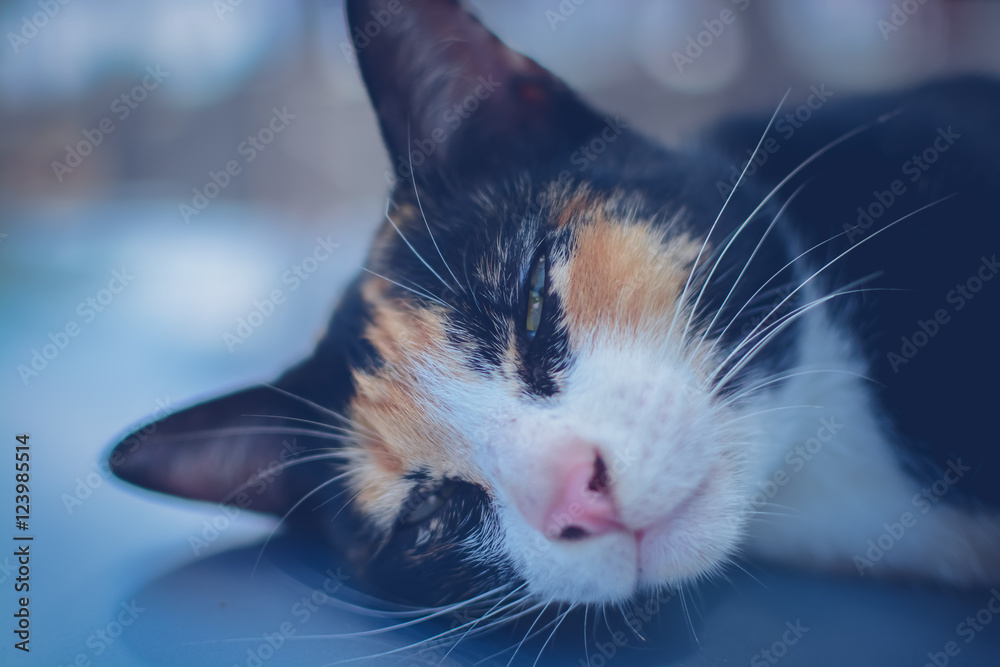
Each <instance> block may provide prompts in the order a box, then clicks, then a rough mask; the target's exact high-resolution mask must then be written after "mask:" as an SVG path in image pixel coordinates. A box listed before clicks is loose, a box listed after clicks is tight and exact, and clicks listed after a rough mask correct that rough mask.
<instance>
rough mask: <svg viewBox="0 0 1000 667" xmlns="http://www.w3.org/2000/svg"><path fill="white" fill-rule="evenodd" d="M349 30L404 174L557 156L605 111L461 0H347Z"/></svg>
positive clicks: (484, 168)
mask: <svg viewBox="0 0 1000 667" xmlns="http://www.w3.org/2000/svg"><path fill="white" fill-rule="evenodd" d="M346 12H347V23H348V30H349V31H350V34H351V40H352V43H353V44H354V47H355V52H356V53H357V58H358V66H359V68H360V70H361V75H362V77H363V78H364V81H365V85H366V87H367V89H368V94H369V96H370V97H371V100H372V105H373V106H374V108H375V113H376V114H377V116H378V120H379V124H380V126H381V129H382V135H383V137H384V139H385V143H386V147H387V148H388V150H389V159H390V160H391V162H392V167H393V170H394V172H396V174H397V176H402V175H404V174H405V175H406V176H409V165H410V163H411V160H412V165H413V170H414V172H415V173H416V174H417V175H418V176H419V175H420V174H421V173H433V172H434V171H435V170H436V171H442V170H444V171H447V172H450V173H451V174H455V175H464V176H468V175H470V174H475V173H496V172H497V170H498V169H501V170H502V169H505V168H510V167H512V166H514V167H523V166H525V165H526V164H535V163H537V162H539V161H546V160H551V159H552V158H553V157H555V156H556V155H559V154H560V153H561V152H564V151H571V150H572V149H573V148H575V147H577V146H579V145H580V144H581V143H582V142H584V141H586V140H588V139H589V138H590V137H592V136H593V135H595V134H597V133H598V132H599V131H600V129H601V127H602V124H603V121H602V120H601V118H600V117H598V115H597V114H595V113H594V112H593V111H592V110H591V109H590V108H589V107H587V106H586V105H585V104H584V103H582V102H581V101H580V100H579V99H578V98H577V97H576V96H575V95H574V94H573V93H572V91H570V90H569V88H568V87H567V86H566V85H565V84H564V83H563V82H562V81H560V80H559V79H558V78H556V77H555V76H553V75H552V74H550V73H549V72H548V71H547V70H545V69H544V68H543V67H541V66H540V65H538V63H536V62H535V61H533V60H531V59H530V58H527V57H525V56H523V55H521V54H520V53H517V52H516V51H513V50H511V49H509V48H508V47H507V46H505V45H504V44H503V43H502V42H501V41H500V40H499V39H498V38H497V37H496V36H495V35H493V33H491V32H490V31H489V30H487V29H486V28H485V27H483V25H482V24H481V23H480V22H479V21H478V20H477V19H476V18H475V17H474V16H472V15H471V14H469V13H468V12H467V11H466V10H465V9H464V8H463V7H462V6H461V5H460V4H459V2H457V1H456V0H348V1H347V3H346Z"/></svg>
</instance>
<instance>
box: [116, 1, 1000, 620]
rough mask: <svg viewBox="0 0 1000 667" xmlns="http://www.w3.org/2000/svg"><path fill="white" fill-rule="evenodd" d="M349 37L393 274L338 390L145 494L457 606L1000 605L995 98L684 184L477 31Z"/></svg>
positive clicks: (379, 250)
mask: <svg viewBox="0 0 1000 667" xmlns="http://www.w3.org/2000/svg"><path fill="white" fill-rule="evenodd" d="M347 18H348V25H349V28H350V30H351V34H352V35H353V36H354V37H355V39H354V44H355V50H356V55H357V64H358V67H359V69H360V72H361V75H362V77H363V79H364V82H365V84H366V86H367V90H368V93H369V95H370V97H371V101H372V104H373V106H374V109H375V111H376V113H377V116H378V121H379V124H380V128H381V132H382V135H383V137H384V140H385V144H386V147H387V150H388V153H389V156H390V161H391V163H392V165H393V169H394V171H395V172H396V175H397V177H398V178H397V182H396V184H395V186H394V187H393V188H392V191H391V195H390V198H389V201H388V204H387V207H386V211H385V222H384V224H383V226H382V228H381V231H380V232H379V233H378V234H377V236H376V237H375V239H374V241H373V244H372V247H371V251H370V254H369V256H368V258H367V261H366V263H365V267H364V270H363V271H362V272H360V274H359V275H358V276H357V278H356V279H355V280H354V281H353V282H352V283H351V284H350V285H349V286H348V287H347V288H346V291H345V292H344V294H343V296H342V297H341V300H340V303H339V305H338V306H337V308H336V312H335V314H334V315H333V318H332V321H331V322H330V324H329V327H328V329H327V331H326V333H325V335H324V336H323V338H322V340H321V342H320V343H319V344H318V345H317V347H316V349H315V351H314V353H313V354H312V356H311V357H309V358H308V359H306V360H305V361H303V362H301V363H300V364H299V365H297V366H295V367H294V368H292V369H291V370H289V371H288V372H287V373H285V374H284V375H283V376H282V377H281V378H280V379H278V380H277V381H276V382H275V383H274V384H268V385H261V386H256V387H252V388H248V389H246V390H244V391H241V392H238V393H235V394H232V395H228V396H224V397H222V398H219V399H216V400H213V401H209V402H207V403H203V404H201V405H196V406H194V407H191V408H188V409H186V410H184V411H181V412H178V413H176V414H173V415H171V416H168V417H166V418H165V419H163V420H162V421H160V422H159V423H158V424H157V425H156V427H155V428H153V429H147V431H146V432H141V433H137V434H134V435H133V436H131V437H129V438H126V439H125V440H124V441H123V442H122V443H120V444H119V445H118V446H117V448H116V449H115V451H114V452H113V454H112V456H111V463H112V466H113V469H114V470H115V472H116V473H117V475H118V476H119V477H121V478H122V479H124V480H127V481H129V482H132V483H134V484H137V485H141V486H144V487H147V488H149V489H153V490H156V491H161V492H165V493H170V494H176V495H179V496H184V497H188V498H195V499H200V500H205V501H212V502H227V503H235V504H239V505H240V506H241V507H245V508H246V507H249V508H250V509H254V510H258V511H261V512H270V513H275V514H278V515H280V516H282V517H284V518H285V519H286V521H287V522H288V523H289V524H291V525H292V526H294V527H297V528H298V529H301V530H307V531H313V532H316V533H322V534H324V535H326V536H327V537H328V538H329V542H330V544H331V549H333V550H336V551H337V552H339V554H340V556H341V557H342V558H344V559H346V561H347V562H348V563H349V564H350V565H351V567H352V568H353V570H354V575H355V580H356V581H361V582H364V584H365V585H366V586H368V587H370V588H371V590H373V591H375V592H377V593H378V594H379V595H381V596H383V597H385V598H388V599H394V600H401V601H406V602H410V603H415V604H420V605H428V606H432V605H441V604H445V603H449V602H454V601H461V600H468V599H470V598H473V597H475V596H477V595H482V594H484V593H488V592H490V591H494V590H507V591H514V590H517V591H520V594H522V595H523V597H522V599H526V600H542V601H544V600H556V601H563V602H569V603H584V604H587V603H606V602H617V601H622V600H626V599H629V598H631V597H632V596H634V595H636V594H641V593H643V592H648V591H657V590H659V589H661V588H667V587H670V588H673V587H679V586H683V585H685V584H687V583H691V582H695V581H697V580H699V579H702V578H705V577H709V576H711V575H713V574H715V573H718V572H720V571H721V570H723V569H724V568H725V567H726V566H727V565H728V564H729V563H731V562H733V561H734V559H736V558H739V557H745V556H750V557H755V558H762V559H768V560H772V561H777V562H781V563H786V564H791V565H793V566H796V567H806V568H819V569H822V570H826V571H839V572H843V573H847V574H848V575H849V576H858V574H861V575H864V576H867V575H873V576H905V577H914V578H920V579H931V580H937V581H941V582H945V583H947V584H955V585H979V584H989V583H996V582H998V581H1000V514H998V512H997V510H996V506H997V504H998V500H1000V494H998V491H997V484H996V482H995V480H996V479H997V478H996V473H997V471H998V469H1000V461H998V456H997V447H996V444H997V435H996V429H995V427H994V424H993V422H992V417H993V414H994V412H993V410H994V409H995V404H996V396H997V385H996V383H997V377H998V375H997V371H998V370H1000V363H998V362H1000V355H998V352H997V346H996V340H997V332H996V327H997V317H996V313H997V304H998V302H1000V279H996V280H994V279H995V278H996V276H997V273H998V272H1000V265H998V263H997V256H998V253H1000V233H998V222H1000V216H998V214H1000V204H998V203H997V197H996V193H997V192H998V191H1000V189H998V188H1000V140H998V138H997V137H998V133H997V132H996V131H995V127H994V126H995V119H996V118H998V117H1000V86H998V85H997V83H996V82H993V81H988V80H979V79H968V80H962V81H956V82H950V83H942V84H935V85H931V86H928V87H925V88H923V89H920V90H917V91H914V92H910V93H905V94H893V95H888V96H883V97H878V98H872V99H867V100H860V101H853V102H847V101H843V102H842V101H840V100H838V99H833V100H830V101H829V102H828V103H825V104H824V105H823V106H822V108H821V109H820V110H818V111H817V112H816V113H815V115H814V117H813V118H811V119H810V120H809V121H808V122H803V123H798V124H797V125H796V126H795V127H796V128H797V129H796V130H795V131H794V132H793V133H792V134H791V135H790V136H789V135H788V133H787V132H786V133H784V134H777V133H776V132H775V130H776V124H777V123H779V122H781V119H782V118H784V117H785V114H787V113H788V112H789V111H790V110H791V109H790V107H789V106H782V107H779V109H778V110H777V111H776V112H775V113H774V115H773V116H771V117H770V118H766V117H765V118H751V119H746V120H739V121H734V122H731V123H728V124H725V125H723V126H722V127H720V128H718V129H717V130H715V131H713V132H711V133H709V134H708V135H706V138H705V139H704V140H703V141H702V142H700V143H698V144H697V145H686V146H681V147H674V148H670V149H668V148H666V147H664V146H661V145H658V144H657V143H655V142H653V141H651V140H649V139H647V138H645V137H643V136H642V135H641V134H640V133H638V132H636V131H634V130H633V129H630V128H629V127H628V124H627V122H625V121H623V120H621V119H619V118H617V117H612V116H606V115H604V114H601V113H599V112H597V111H595V110H593V109H591V108H590V107H588V105H586V104H585V103H584V102H582V101H581V100H580V99H579V98H578V97H577V96H576V95H575V94H574V93H573V92H572V91H570V90H569V89H568V88H567V87H566V85H564V84H563V83H562V82H561V81H560V80H559V79H557V78H556V77H554V76H553V75H552V74H550V73H549V72H547V71H546V70H545V69H543V68H542V67H540V66H539V65H538V64H536V63H535V62H533V61H532V60H530V59H529V58H526V57H524V56H522V55H520V54H518V53H515V52H514V51H512V50H510V49H508V48H507V47H506V46H504V44H502V43H501V42H500V41H499V40H498V39H497V38H496V37H495V36H494V35H492V34H491V33H490V32H489V31H488V30H487V29H486V28H484V27H483V25H481V24H480V23H479V22H478V21H477V20H476V19H475V18H474V17H473V16H471V15H470V14H469V13H467V12H466V11H465V10H464V9H463V8H462V7H461V6H460V4H459V3H458V2H456V1H455V0H412V1H409V2H396V1H395V0H351V1H349V2H348V3H347ZM359 36H361V37H363V39H360V38H359ZM785 127H786V128H787V127H790V126H788V125H786V126H785ZM768 139H771V140H774V141H777V142H779V143H778V144H776V145H778V147H779V148H780V150H771V149H767V150H768V153H767V156H768V159H767V160H766V161H764V160H761V159H757V160H753V161H748V160H747V156H748V155H753V156H755V157H758V158H759V157H760V156H762V155H764V152H763V151H764V149H763V148H762V146H764V145H765V142H767V140H768ZM767 145H769V146H770V145H772V144H770V143H769V144H767ZM744 165H745V166H744ZM293 437H294V438H295V442H296V443H297V447H298V449H296V450H295V451H294V452H293V453H292V454H291V455H290V456H289V455H288V451H289V448H288V443H289V442H290V439H291V438H293ZM275 473H280V474H275Z"/></svg>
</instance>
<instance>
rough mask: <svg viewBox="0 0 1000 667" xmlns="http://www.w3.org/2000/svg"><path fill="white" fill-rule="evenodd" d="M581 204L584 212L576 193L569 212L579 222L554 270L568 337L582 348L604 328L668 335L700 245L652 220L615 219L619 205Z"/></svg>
mask: <svg viewBox="0 0 1000 667" xmlns="http://www.w3.org/2000/svg"><path fill="white" fill-rule="evenodd" d="M582 197H586V195H582ZM583 201H585V202H586V204H587V208H586V210H585V211H583V210H582V209H581V206H582V205H583V204H581V196H579V195H578V196H576V197H574V198H573V199H572V200H571V205H570V209H569V210H570V213H568V214H567V217H568V218H569V217H571V218H573V219H575V220H577V221H578V222H576V223H575V224H574V227H575V230H574V232H575V233H574V245H573V252H572V253H571V256H570V257H569V259H568V261H566V262H565V263H557V264H556V265H555V266H553V269H552V284H553V286H554V288H555V289H556V291H557V292H558V293H559V295H560V297H561V299H562V302H563V313H564V317H565V321H566V325H567V327H568V330H569V334H570V338H571V340H573V341H574V342H575V343H576V344H577V345H583V344H585V341H586V340H588V339H589V337H590V336H591V335H593V334H595V333H602V332H604V333H607V332H610V331H616V332H620V333H621V334H624V335H627V336H630V337H634V338H653V339H656V338H657V337H662V336H664V335H666V332H667V329H668V325H669V322H670V320H671V319H672V318H673V316H674V313H675V310H676V308H677V307H678V300H679V299H680V295H681V292H682V291H683V289H684V283H685V281H686V280H687V277H688V268H687V267H688V265H689V264H690V262H691V261H692V260H694V258H695V257H696V256H697V253H698V248H699V246H698V245H697V244H695V243H693V242H692V241H691V240H690V239H689V238H688V237H686V236H678V237H673V238H668V237H667V236H666V232H665V231H664V230H663V229H662V228H661V229H658V228H656V227H654V226H653V224H652V223H651V222H650V221H643V220H629V219H624V220H623V219H620V218H616V217H614V214H613V213H612V212H611V209H612V208H613V207H614V206H615V204H617V202H594V201H592V200H586V199H585V200H583Z"/></svg>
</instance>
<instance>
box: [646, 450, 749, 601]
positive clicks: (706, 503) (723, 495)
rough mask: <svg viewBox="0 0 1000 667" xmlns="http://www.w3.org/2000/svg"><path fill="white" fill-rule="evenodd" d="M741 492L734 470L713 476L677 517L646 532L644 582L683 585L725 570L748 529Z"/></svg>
mask: <svg viewBox="0 0 1000 667" xmlns="http://www.w3.org/2000/svg"><path fill="white" fill-rule="evenodd" d="M738 488H739V486H738V485H737V484H736V478H735V476H734V475H733V474H732V472H731V471H726V470H716V471H713V473H712V474H711V475H710V476H709V477H708V478H707V479H706V480H705V481H704V482H703V483H702V484H701V485H699V487H698V488H696V489H695V491H693V492H692V494H691V495H690V496H689V498H687V499H686V500H685V501H684V502H682V503H681V504H680V505H679V506H678V507H677V508H675V510H674V511H673V512H671V513H670V514H669V515H667V516H665V517H663V518H662V519H661V520H659V521H657V522H655V523H654V524H652V525H651V526H650V527H649V528H647V529H646V530H645V531H643V535H642V537H641V539H640V540H639V554H638V558H639V562H640V564H641V570H642V571H641V573H640V579H641V583H643V584H645V585H648V586H651V587H657V586H661V585H664V584H667V585H670V586H677V585H680V584H683V583H685V582H687V581H691V580H693V579H696V578H698V577H701V576H704V575H706V574H710V573H712V572H715V571H717V570H719V569H720V568H721V567H722V566H723V565H724V564H725V563H726V562H727V561H728V559H729V558H730V556H731V554H732V553H733V551H734V550H735V549H736V548H737V546H738V544H739V542H740V540H741V539H742V536H743V533H744V530H745V523H746V512H745V511H744V510H743V508H742V507H741V501H740V498H741V496H740V494H739V492H738Z"/></svg>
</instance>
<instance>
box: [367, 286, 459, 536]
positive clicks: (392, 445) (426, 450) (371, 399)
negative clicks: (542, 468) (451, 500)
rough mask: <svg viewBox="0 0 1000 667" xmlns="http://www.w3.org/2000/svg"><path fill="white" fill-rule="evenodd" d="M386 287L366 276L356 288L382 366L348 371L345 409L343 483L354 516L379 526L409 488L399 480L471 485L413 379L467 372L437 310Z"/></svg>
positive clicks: (449, 435) (421, 385) (450, 434)
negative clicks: (425, 473) (430, 475)
mask: <svg viewBox="0 0 1000 667" xmlns="http://www.w3.org/2000/svg"><path fill="white" fill-rule="evenodd" d="M389 286H390V285H389V283H388V282H386V281H384V280H382V279H381V278H376V277H373V278H372V279H370V280H368V281H366V283H365V285H364V286H363V287H362V295H363V297H364V298H365V300H366V301H367V302H368V303H369V305H370V306H371V308H372V312H373V318H372V323H371V324H370V325H369V327H368V329H367V330H366V331H365V337H366V338H367V339H368V341H369V342H370V343H371V344H372V345H373V346H374V347H375V349H376V350H377V351H378V353H379V355H380V356H381V357H382V359H383V360H384V362H385V363H384V364H383V365H382V366H381V367H380V368H379V369H378V370H376V371H373V372H367V373H366V372H362V371H355V373H354V382H355V386H356V388H357V391H356V395H355V397H354V399H353V400H352V401H351V404H350V407H349V413H350V416H351V418H352V419H353V420H354V422H356V423H357V425H358V428H357V432H356V436H355V441H356V442H357V446H356V447H355V448H354V450H353V451H352V452H351V459H352V462H351V465H350V470H351V474H350V481H351V484H352V486H353V487H354V489H355V491H356V493H357V494H358V495H357V502H358V503H359V505H360V507H361V509H362V510H363V511H365V512H367V513H368V514H369V516H370V518H371V519H372V520H373V521H374V522H375V524H376V525H380V526H383V527H388V525H390V524H391V522H392V521H393V520H394V519H395V518H396V515H397V513H398V512H399V508H400V507H401V506H402V504H403V503H404V502H405V501H406V498H407V496H408V495H409V492H410V489H411V488H412V485H413V483H412V482H411V481H409V480H407V479H405V477H404V475H405V474H406V473H408V472H413V471H416V470H419V469H422V468H427V469H430V470H432V471H434V472H435V473H436V474H439V475H456V474H460V475H461V476H462V477H463V479H468V480H476V479H477V476H476V474H475V470H474V468H473V467H472V466H469V465H468V464H465V463H463V461H464V460H465V457H464V456H463V447H462V445H463V442H462V438H461V436H460V435H459V434H457V433H456V432H455V431H454V429H453V428H451V426H450V425H449V423H448V420H447V417H446V416H445V414H446V413H445V411H444V409H443V408H441V406H439V405H437V404H436V402H435V399H434V396H432V395H429V392H428V391H427V388H426V386H425V384H426V379H423V378H422V377H421V376H422V375H425V374H426V373H428V372H433V373H435V374H438V375H439V376H443V377H446V378H447V379H448V380H449V381H455V382H461V381H463V380H464V381H470V380H471V372H470V371H469V370H468V369H467V368H466V367H465V366H464V365H462V364H461V363H459V361H458V358H459V357H458V355H456V353H455V352H456V351H455V350H454V349H451V348H450V347H449V346H448V344H447V340H448V337H447V333H446V331H445V318H444V315H443V312H442V310H441V309H440V308H438V307H434V308H422V307H420V308H418V307H416V306H414V305H412V304H411V303H409V302H407V301H405V300H401V299H398V298H395V297H393V296H391V295H389V294H388V293H387V287H389ZM429 369H433V370H432V371H429Z"/></svg>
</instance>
